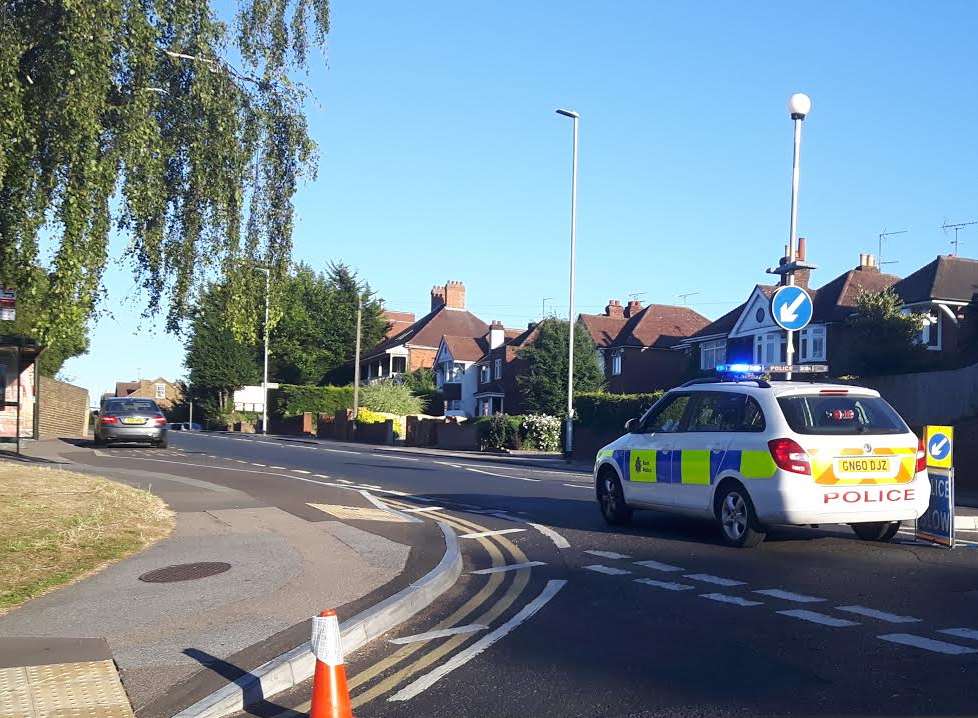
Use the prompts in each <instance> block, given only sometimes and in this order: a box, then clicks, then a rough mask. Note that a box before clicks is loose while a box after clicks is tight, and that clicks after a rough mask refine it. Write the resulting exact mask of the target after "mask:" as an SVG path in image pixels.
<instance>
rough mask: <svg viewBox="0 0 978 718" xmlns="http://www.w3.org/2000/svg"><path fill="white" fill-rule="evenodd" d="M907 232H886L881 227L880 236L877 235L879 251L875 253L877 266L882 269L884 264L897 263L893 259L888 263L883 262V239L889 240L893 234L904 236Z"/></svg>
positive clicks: (901, 230)
mask: <svg viewBox="0 0 978 718" xmlns="http://www.w3.org/2000/svg"><path fill="white" fill-rule="evenodd" d="M909 231H910V230H907V229H898V230H896V231H894V232H887V231H886V227H883V231H882V232H880V234H879V249H878V250H877V252H876V261H877V263H878V264H879V266H881V267H882V266H883V265H884V264H896V263H897V260H895V259H893V260H890V261H889V262H884V261H883V240H884V239H889V238H890V237H892V236H893V235H895V234H906V233H907V232H909Z"/></svg>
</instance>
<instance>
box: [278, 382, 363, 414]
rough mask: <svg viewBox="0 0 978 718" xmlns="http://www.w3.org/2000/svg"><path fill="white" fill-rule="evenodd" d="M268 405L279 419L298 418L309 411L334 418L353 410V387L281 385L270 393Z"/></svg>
mask: <svg viewBox="0 0 978 718" xmlns="http://www.w3.org/2000/svg"><path fill="white" fill-rule="evenodd" d="M268 403H269V407H270V409H271V411H272V414H273V415H274V416H277V417H286V416H297V415H298V414H302V413H304V412H307V411H311V412H312V413H314V414H329V415H330V416H332V415H333V414H335V413H336V412H338V411H343V410H344V409H352V408H353V387H352V386H306V385H300V384H280V385H279V387H278V389H272V390H270V391H269V402H268Z"/></svg>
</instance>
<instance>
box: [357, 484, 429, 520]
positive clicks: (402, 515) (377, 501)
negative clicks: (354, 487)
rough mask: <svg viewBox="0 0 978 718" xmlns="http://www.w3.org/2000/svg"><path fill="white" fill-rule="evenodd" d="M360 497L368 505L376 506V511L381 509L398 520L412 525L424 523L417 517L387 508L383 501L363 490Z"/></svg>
mask: <svg viewBox="0 0 978 718" xmlns="http://www.w3.org/2000/svg"><path fill="white" fill-rule="evenodd" d="M360 495H361V496H363V498H365V499H366V500H367V501H369V502H370V503H372V504H373V505H374V506H376V507H377V508H378V509H382V510H383V511H387V512H388V513H390V514H393V515H394V516H397V517H398V518H400V519H402V520H404V521H408V522H409V523H412V524H420V523H424V522H423V521H422V520H421V519H419V518H418V517H417V516H408V515H407V514H405V513H403V512H401V511H398V510H397V509H395V508H391V507H390V506H388V505H387V504H385V503H384V502H383V501H381V500H380V499H378V498H377V497H376V496H374V495H373V494H372V493H370V492H369V491H363V490H361V491H360Z"/></svg>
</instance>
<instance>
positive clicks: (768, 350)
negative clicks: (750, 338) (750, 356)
mask: <svg viewBox="0 0 978 718" xmlns="http://www.w3.org/2000/svg"><path fill="white" fill-rule="evenodd" d="M784 345H785V335H784V332H783V331H781V330H780V329H779V330H777V331H774V332H765V333H764V334H755V335H754V363H755V364H780V363H781V361H782V357H783V356H784V352H783V351H782V350H783V349H784Z"/></svg>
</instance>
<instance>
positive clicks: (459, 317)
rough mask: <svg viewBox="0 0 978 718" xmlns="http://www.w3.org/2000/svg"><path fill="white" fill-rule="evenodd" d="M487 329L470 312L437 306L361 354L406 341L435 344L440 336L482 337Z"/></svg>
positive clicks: (372, 354) (374, 353)
mask: <svg viewBox="0 0 978 718" xmlns="http://www.w3.org/2000/svg"><path fill="white" fill-rule="evenodd" d="M488 331H489V325H488V324H486V323H485V322H484V321H482V320H481V319H479V318H478V317H477V316H475V315H474V314H472V313H471V312H468V311H465V310H463V309H449V308H448V307H445V306H440V307H438V308H437V309H435V310H434V311H431V312H429V313H428V314H426V315H424V316H423V317H421V319H419V320H418V321H416V322H415V323H414V324H411V325H410V326H408V327H407V328H406V329H404V330H403V331H402V332H401V333H399V334H395V335H394V336H392V337H389V338H387V339H385V340H384V341H382V342H381V343H380V344H378V345H377V346H375V347H373V348H372V349H370V350H369V351H367V352H365V353H364V355H363V358H364V359H370V358H372V357H375V356H377V355H378V354H383V353H384V352H385V351H387V350H388V349H392V348H394V347H399V346H403V345H405V344H410V345H413V346H423V347H434V348H437V347H438V344H439V343H440V342H441V338H442V337H443V336H453V337H483V336H485V334H486V332H488Z"/></svg>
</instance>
